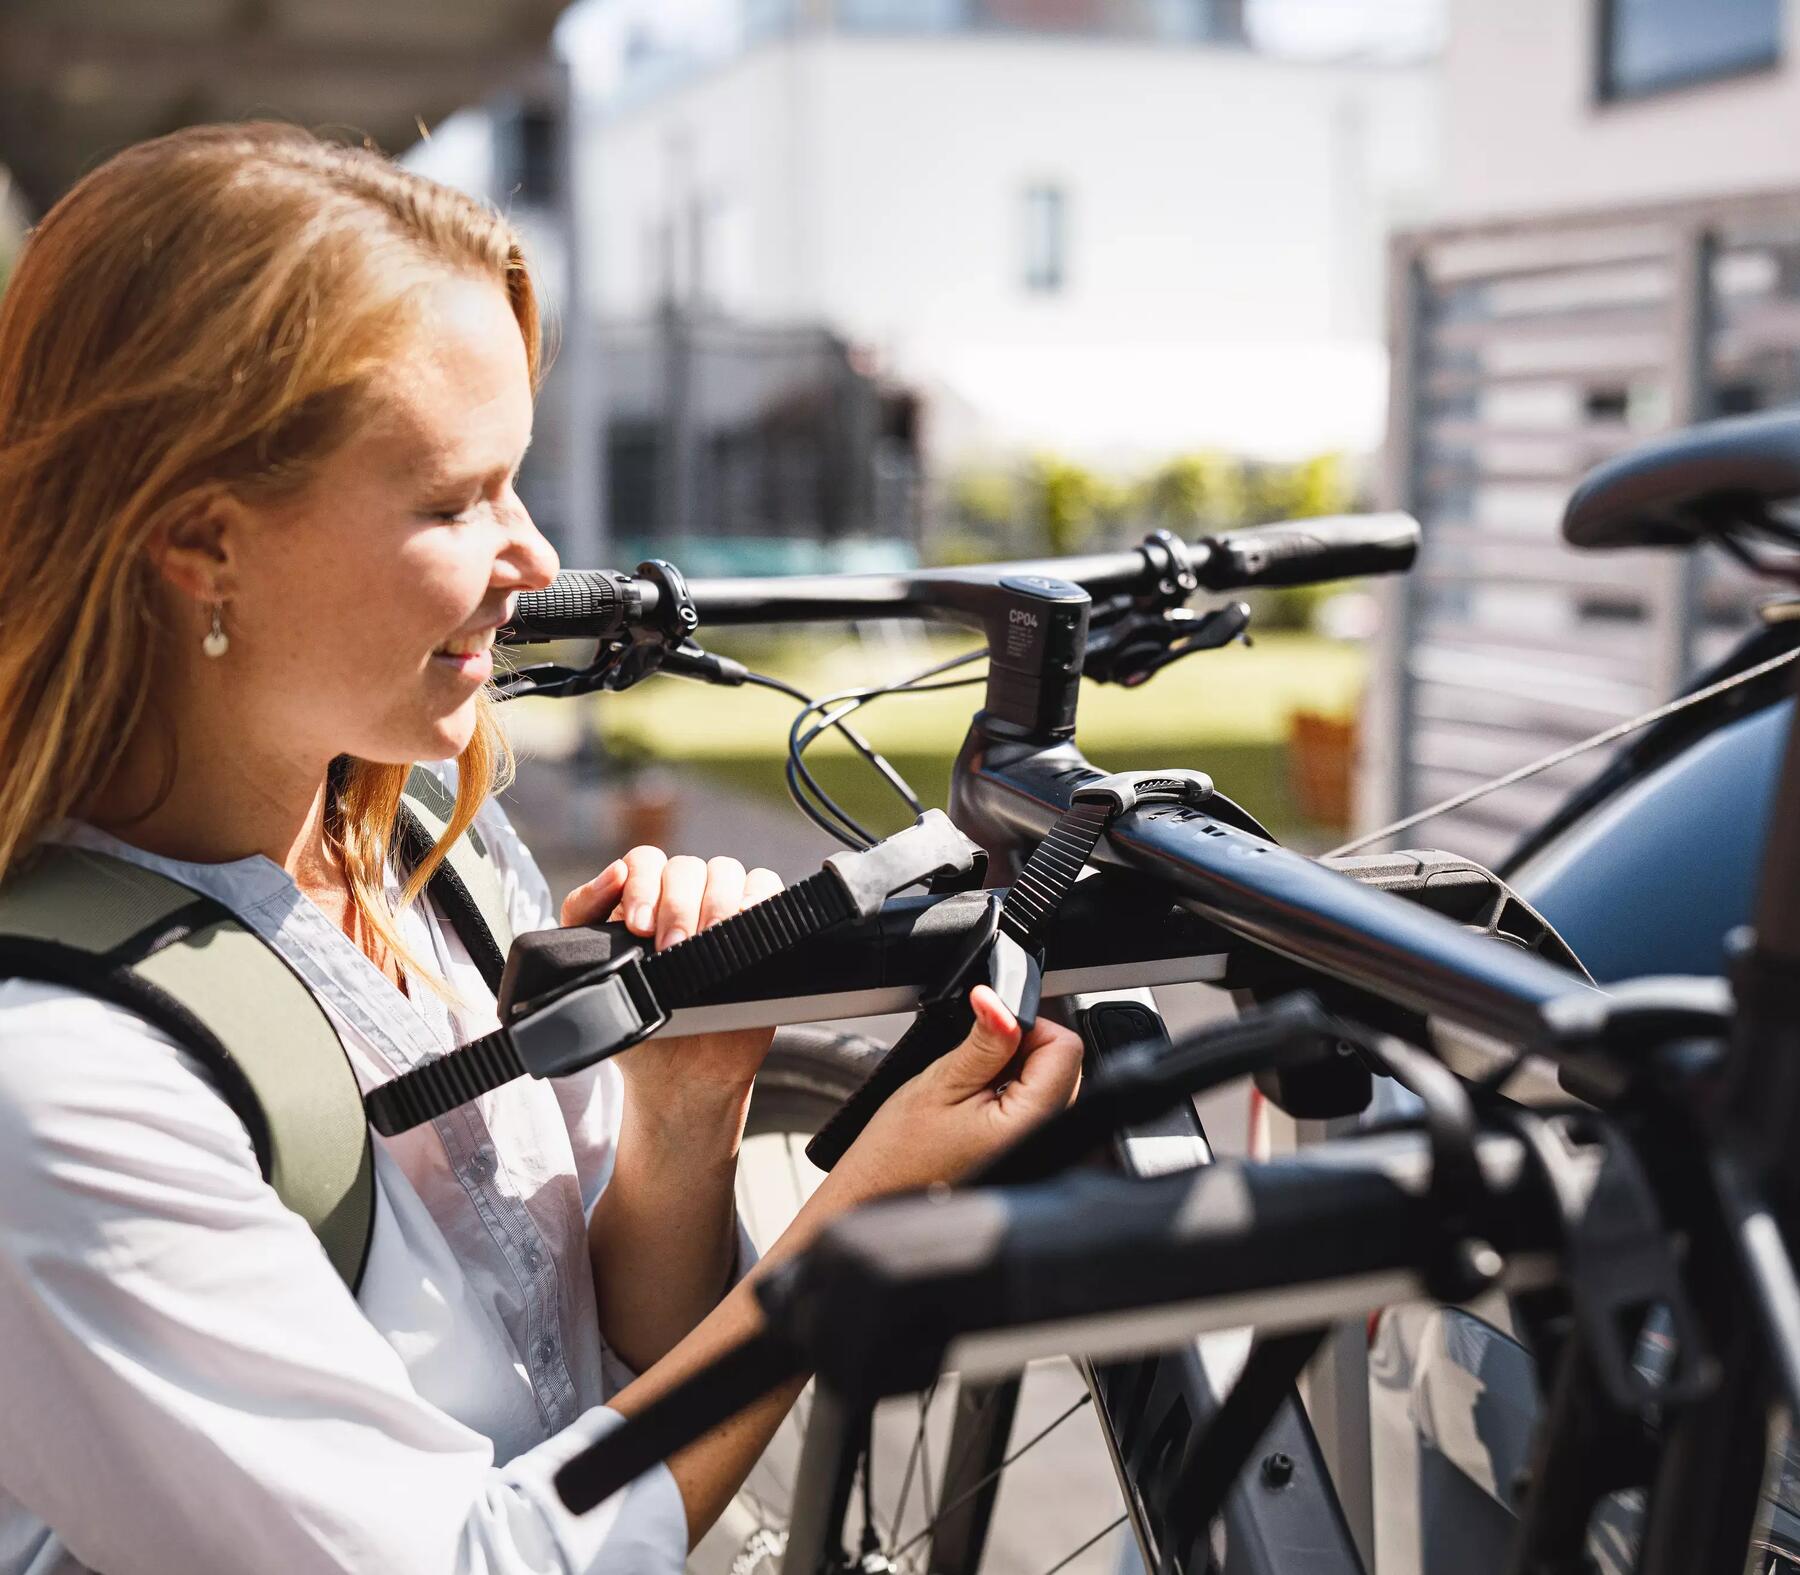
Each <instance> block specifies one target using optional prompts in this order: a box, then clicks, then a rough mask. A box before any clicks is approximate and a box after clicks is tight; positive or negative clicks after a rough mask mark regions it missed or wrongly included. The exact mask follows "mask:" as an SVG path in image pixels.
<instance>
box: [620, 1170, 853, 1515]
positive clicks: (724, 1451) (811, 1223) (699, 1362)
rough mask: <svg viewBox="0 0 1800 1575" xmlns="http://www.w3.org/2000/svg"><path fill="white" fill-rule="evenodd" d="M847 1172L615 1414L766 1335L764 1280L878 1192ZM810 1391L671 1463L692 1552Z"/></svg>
mask: <svg viewBox="0 0 1800 1575" xmlns="http://www.w3.org/2000/svg"><path fill="white" fill-rule="evenodd" d="M847 1172H848V1167H846V1169H845V1170H844V1171H840V1172H834V1173H833V1174H832V1175H830V1176H828V1177H826V1179H825V1181H824V1183H823V1184H822V1185H821V1186H820V1188H819V1190H818V1191H817V1192H816V1193H814V1194H813V1196H812V1197H811V1198H810V1199H808V1200H807V1203H806V1205H805V1206H804V1207H803V1208H802V1209H801V1211H800V1213H799V1214H798V1215H796V1216H795V1219H794V1222H793V1224H792V1225H790V1226H789V1227H788V1229H787V1231H786V1232H785V1234H783V1236H782V1238H781V1240H780V1241H779V1242H777V1243H776V1244H775V1245H774V1246H773V1247H771V1248H770V1249H769V1250H768V1252H766V1253H765V1254H764V1255H763V1258H762V1260H761V1261H760V1262H759V1263H758V1264H757V1266H756V1267H755V1268H754V1269H752V1270H751V1272H750V1273H749V1275H747V1276H746V1277H745V1278H744V1279H743V1280H742V1281H741V1282H740V1283H739V1284H738V1285H736V1286H735V1287H733V1289H732V1290H731V1292H730V1294H729V1295H727V1296H726V1297H725V1299H724V1300H723V1301H721V1302H719V1303H718V1305H717V1306H716V1307H714V1308H713V1309H712V1311H711V1312H710V1313H709V1314H708V1315H707V1316H706V1317H705V1318H704V1319H702V1320H701V1322H700V1323H699V1325H698V1326H697V1327H696V1328H695V1329H693V1330H692V1332H691V1333H689V1334H688V1335H687V1337H686V1338H685V1339H683V1340H682V1341H681V1342H680V1343H679V1344H678V1345H677V1346H676V1347H675V1348H674V1349H673V1350H672V1351H670V1352H669V1354H668V1355H667V1356H665V1357H664V1358H663V1359H662V1360H661V1361H660V1362H658V1363H657V1364H656V1366H655V1367H654V1368H653V1369H651V1370H650V1371H648V1372H646V1373H645V1374H644V1376H643V1377H641V1378H639V1379H638V1380H637V1381H636V1382H635V1383H632V1384H630V1385H629V1386H628V1387H626V1388H625V1389H623V1390H621V1391H620V1392H619V1394H618V1395H617V1396H615V1397H614V1398H613V1400H612V1401H610V1402H609V1403H610V1404H611V1405H612V1407H613V1408H614V1409H615V1410H617V1411H620V1412H622V1413H624V1414H625V1415H626V1416H630V1415H632V1414H634V1413H635V1412H638V1411H641V1410H643V1409H644V1407H645V1406H646V1405H648V1404H649V1403H650V1402H651V1401H652V1400H654V1399H656V1398H657V1397H658V1396H659V1395H662V1394H664V1393H666V1392H667V1391H668V1390H670V1389H673V1388H674V1387H675V1386H676V1385H677V1384H679V1383H680V1382H681V1381H682V1380H683V1379H685V1378H687V1377H689V1376H690V1375H691V1374H693V1373H694V1372H696V1371H698V1370H699V1369H700V1368H702V1367H704V1366H706V1365H707V1364H708V1363H709V1362H712V1361H714V1360H716V1359H717V1358H718V1357H720V1356H722V1355H724V1353H725V1352H726V1351H728V1350H730V1349H732V1347H734V1346H736V1345H739V1344H741V1343H742V1342H743V1341H745V1340H747V1339H749V1338H750V1337H751V1336H752V1335H753V1334H755V1333H756V1332H757V1331H758V1330H760V1329H761V1328H762V1312H761V1309H760V1308H759V1307H758V1306H757V1302H756V1292H755V1284H756V1281H757V1279H758V1278H760V1277H761V1275H762V1274H763V1273H764V1272H766V1271H767V1270H768V1269H769V1268H771V1267H773V1266H774V1265H775V1264H778V1263H780V1262H782V1261H783V1260H784V1259H786V1258H789V1257H792V1256H793V1255H794V1254H795V1253H796V1252H799V1251H800V1250H802V1249H803V1248H804V1247H805V1246H806V1245H807V1243H808V1242H810V1241H811V1240H812V1239H813V1237H814V1236H816V1235H817V1234H818V1233H819V1231H820V1230H821V1229H822V1228H823V1227H824V1226H825V1224H826V1223H827V1222H828V1221H829V1220H831V1219H832V1218H834V1217H835V1216H837V1215H839V1214H841V1213H843V1212H844V1211H845V1210H846V1209H849V1208H853V1207H854V1206H855V1205H856V1204H857V1203H859V1202H862V1201H863V1200H864V1199H865V1197H867V1196H869V1195H872V1193H873V1192H874V1191H875V1190H878V1189H875V1188H871V1187H870V1186H868V1185H866V1184H862V1183H859V1182H858V1180H857V1179H856V1178H855V1177H854V1176H852V1175H851V1174H849V1173H847ZM805 1384H806V1376H804V1375H803V1376H800V1377H797V1378H794V1379H792V1380H790V1381H789V1382H787V1383H784V1384H782V1385H781V1386H780V1387H779V1388H778V1389H775V1390H772V1391H771V1392H770V1393H769V1394H767V1395H764V1396H763V1397H762V1399H760V1400H758V1401H756V1402H755V1403H754V1404H752V1405H750V1406H747V1407H745V1408H744V1409H743V1410H742V1411H740V1412H738V1414H737V1415H736V1416H734V1417H732V1418H731V1419H730V1420H729V1421H727V1422H725V1423H724V1424H723V1425H722V1426H720V1427H717V1428H714V1429H713V1430H712V1431H711V1432H709V1433H708V1434H706V1436H705V1437H704V1438H702V1439H700V1440H698V1441H697V1442H695V1443H693V1444H690V1445H688V1447H687V1448H686V1449H682V1450H678V1451H677V1452H676V1453H675V1454H674V1455H672V1456H670V1458H669V1462H668V1465H669V1470H670V1472H671V1473H672V1474H673V1475H674V1478H675V1483H676V1486H677V1487H678V1488H679V1489H680V1491H681V1500H682V1504H683V1506H684V1507H685V1508H686V1510H687V1518H688V1540H689V1545H690V1546H692V1545H693V1544H694V1543H697V1542H698V1541H699V1540H700V1538H701V1537H703V1536H704V1535H705V1534H706V1532H707V1530H708V1528H710V1527H711V1525H712V1523H713V1522H714V1521H715V1520H717V1519H718V1518H719V1515H720V1513H721V1512H722V1511H723V1510H724V1508H725V1506H726V1505H727V1504H728V1503H730V1501H731V1496H732V1495H733V1494H734V1493H736V1492H737V1490H738V1487H739V1486H740V1485H741V1484H742V1482H743V1480H744V1478H745V1477H746V1476H748V1475H749V1472H750V1468H751V1467H752V1466H754V1465H755V1464H756V1462H757V1460H758V1459H759V1458H760V1457H761V1455H762V1452H763V1451H764V1450H765V1449H766V1448H767V1447H768V1445H769V1440H770V1439H771V1438H773V1437H774V1436H775V1430H776V1429H777V1428H778V1427H780V1426H781V1421H782V1418H783V1417H785V1416H786V1415H787V1413H788V1410H789V1408H790V1407H791V1406H792V1405H793V1403H794V1401H795V1400H796V1399H797V1398H798V1396H799V1394H800V1391H801V1389H802V1388H804V1387H805Z"/></svg>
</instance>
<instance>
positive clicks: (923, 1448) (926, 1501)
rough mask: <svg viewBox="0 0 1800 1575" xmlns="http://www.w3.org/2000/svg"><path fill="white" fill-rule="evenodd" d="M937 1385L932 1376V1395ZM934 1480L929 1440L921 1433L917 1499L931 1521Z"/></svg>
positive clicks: (934, 1517)
mask: <svg viewBox="0 0 1800 1575" xmlns="http://www.w3.org/2000/svg"><path fill="white" fill-rule="evenodd" d="M937 1386H938V1381H937V1380H936V1379H935V1378H934V1379H933V1380H932V1381H931V1392H932V1394H933V1395H936V1393H937ZM935 1481H937V1478H936V1476H934V1475H933V1474H932V1470H931V1440H930V1439H929V1438H927V1437H926V1436H925V1435H924V1434H923V1433H921V1434H920V1435H919V1501H920V1502H921V1503H922V1504H923V1505H924V1506H925V1518H926V1520H927V1521H932V1522H935V1521H936V1520H937V1505H936V1504H934V1503H933V1502H932V1498H931V1494H932V1486H931V1484H932V1483H934V1482H935Z"/></svg>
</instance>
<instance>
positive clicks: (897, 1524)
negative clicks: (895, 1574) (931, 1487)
mask: <svg viewBox="0 0 1800 1575" xmlns="http://www.w3.org/2000/svg"><path fill="white" fill-rule="evenodd" d="M937 1387H938V1380H937V1379H935V1378H934V1379H932V1381H931V1387H930V1388H929V1389H927V1390H926V1391H925V1392H924V1393H923V1394H921V1395H920V1396H919V1425H918V1427H917V1428H916V1429H915V1430H914V1432H913V1441H912V1448H911V1449H910V1450H908V1451H907V1455H906V1469H905V1470H904V1471H903V1472H901V1474H900V1492H899V1495H898V1496H897V1497H896V1498H895V1500H894V1520H893V1525H894V1535H895V1536H896V1537H897V1536H899V1535H900V1530H901V1527H902V1526H904V1525H905V1523H906V1495H907V1494H908V1493H910V1492H911V1491H912V1479H913V1472H914V1470H915V1469H917V1467H918V1464H919V1455H920V1453H921V1451H922V1450H923V1449H924V1447H925V1418H926V1416H927V1415H928V1414H929V1413H930V1410H931V1401H932V1397H933V1396H935V1395H936V1394H937ZM927 1513H929V1508H928V1510H927Z"/></svg>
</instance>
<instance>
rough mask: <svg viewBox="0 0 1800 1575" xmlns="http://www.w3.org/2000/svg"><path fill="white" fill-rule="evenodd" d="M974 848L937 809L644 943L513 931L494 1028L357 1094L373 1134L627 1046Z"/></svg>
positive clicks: (962, 869) (946, 871) (962, 864)
mask: <svg viewBox="0 0 1800 1575" xmlns="http://www.w3.org/2000/svg"><path fill="white" fill-rule="evenodd" d="M978 852H979V850H978V849H977V848H976V846H975V844H974V843H972V842H970V841H969V839H968V838H966V837H965V836H963V834H962V833H961V832H960V831H958V830H957V829H956V827H955V826H954V825H953V824H952V823H951V821H950V819H949V817H948V816H947V815H945V814H944V813H943V811H941V810H935V809H934V810H927V811H926V812H925V814H924V815H923V816H921V817H920V819H919V821H918V822H917V824H915V825H913V826H911V827H909V828H908V829H907V830H905V831H902V832H899V833H897V834H896V835H895V836H892V837H889V838H887V839H886V840H885V841H883V842H880V843H877V844H876V845H875V846H874V847H872V848H866V849H862V850H860V851H857V852H851V853H839V854H835V855H833V856H832V857H831V858H829V859H827V860H826V861H825V867H824V868H823V869H822V870H820V871H819V872H818V873H817V874H816V875H809V876H808V877H807V878H806V879H805V880H802V881H799V882H797V883H796V884H794V885H792V886H790V887H788V888H787V889H786V890H784V891H781V892H778V893H776V894H775V895H774V896H773V897H770V898H768V899H766V900H765V901H762V902H759V903H756V904H754V905H753V906H751V907H748V908H746V909H744V910H743V912H741V913H738V914H735V915H734V916H733V917H731V918H729V919H724V920H722V921H720V922H719V923H718V924H715V925H713V926H711V927H710V928H709V929H706V930H703V931H701V932H700V933H699V934H698V935H695V936H693V937H691V938H690V939H688V940H685V941H683V942H681V943H680V945H678V946H671V947H670V948H669V949H668V950H667V951H662V952H656V953H654V954H652V955H650V956H646V955H645V954H644V951H643V949H642V948H641V947H639V946H636V945H633V944H630V943H629V940H628V939H625V938H622V937H620V936H618V935H616V934H612V933H608V931H607V930H605V929H604V928H600V927H594V928H579V929H560V930H540V931H537V932H536V933H534V934H530V935H522V936H520V937H519V938H518V940H516V941H515V942H514V943H513V948H512V951H511V954H510V955H509V956H508V957H507V959H506V969H505V973H504V975H503V977H502V980H501V984H500V989H499V992H498V993H499V999H500V1027H498V1028H497V1029H495V1030H494V1031H493V1032H492V1033H490V1034H484V1035H482V1036H481V1038H479V1039H473V1040H471V1041H470V1042H469V1043H467V1044H465V1045H461V1046H459V1047H458V1048H456V1049H454V1050H451V1051H448V1052H447V1053H446V1054H444V1055H441V1056H438V1057H436V1058H434V1059H432V1060H430V1061H425V1062H422V1063H420V1064H419V1065H418V1066H416V1067H414V1068H413V1069H412V1070H411V1071H409V1072H405V1073H403V1074H402V1075H401V1076H399V1077H397V1078H395V1079H393V1081H392V1082H388V1083H384V1084H382V1085H381V1087H379V1088H377V1089H374V1090H372V1091H371V1092H370V1093H369V1095H368V1096H367V1098H366V1099H365V1100H364V1101H363V1106H364V1109H365V1110H366V1112H367V1113H368V1117H369V1123H370V1125H372V1126H373V1127H374V1128H375V1130H376V1131H377V1132H379V1133H381V1134H382V1135H383V1136H384V1137H391V1136H393V1135H394V1134H395V1133H397V1132H405V1131H407V1130H409V1129H410V1128H412V1127H416V1126H420V1125H422V1124H423V1123H425V1122H427V1121H430V1120H433V1119H434V1118H436V1117H437V1116H441V1115H443V1114H445V1113H446V1112H448V1111H451V1110H454V1109H455V1108H456V1107H457V1106H458V1105H463V1104H467V1103H468V1102H469V1101H470V1100H471V1099H475V1098H477V1097H479V1096H480V1095H482V1094H485V1093H489V1092H491V1091H492V1090H493V1089H496V1088H499V1087H500V1086H501V1085H502V1084H505V1083H510V1082H511V1081H512V1080H513V1079H514V1078H517V1077H523V1076H525V1075H526V1074H530V1075H531V1076H533V1077H564V1076H567V1075H568V1074H569V1073H571V1072H578V1071H580V1070H581V1069H582V1068H583V1067H587V1066H591V1065H593V1063H594V1062H596V1061H600V1060H604V1059H605V1058H606V1057H608V1056H612V1055H616V1054H618V1053H619V1052H620V1051H622V1050H628V1049H630V1047H631V1046H632V1045H634V1044H637V1043H639V1042H640V1041H641V1040H643V1039H646V1038H648V1037H649V1036H650V1035H651V1034H653V1033H655V1032H656V1030H657V1029H659V1028H661V1027H662V1026H663V1024H665V1023H666V1022H668V1020H669V1014H670V1013H671V1012H674V1011H676V1010H679V1009H680V1008H682V1007H685V1006H692V1005H695V1004H697V1003H698V1002H699V1001H700V1000H701V999H702V998H703V997H704V996H705V995H706V994H707V993H708V992H709V991H712V990H714V989H717V988H718V986H719V985H721V984H723V983H724V982H725V981H726V980H728V979H730V978H731V977H732V976H733V975H734V974H737V973H739V972H741V971H742V970H744V969H746V968H749V967H751V966H753V965H755V964H757V963H760V962H764V961H766V960H768V959H769V958H770V957H773V956H775V955H777V954H778V953H780V952H783V951H786V950H788V949H789V948H791V947H793V946H797V945H799V944H800V943H801V942H803V941H806V940H809V939H811V938H812V937H813V936H816V935H819V934H821V933H823V932H824V931H826V930H828V929H830V928H832V926H834V925H837V924H841V923H843V922H844V921H845V920H847V919H851V918H856V917H863V918H867V917H871V916H872V915H873V914H875V913H876V912H878V911H879V910H880V907H881V904H882V903H883V902H884V901H885V900H886V899H887V898H888V897H890V896H892V895H893V894H894V893H895V892H897V891H900V890H903V889H904V888H905V887H907V886H910V885H914V884H916V883H918V882H920V881H924V880H929V879H932V878H934V877H940V876H945V875H957V874H967V873H968V871H969V870H970V869H971V868H972V867H973V864H974V859H975V856H976V854H977V853H978Z"/></svg>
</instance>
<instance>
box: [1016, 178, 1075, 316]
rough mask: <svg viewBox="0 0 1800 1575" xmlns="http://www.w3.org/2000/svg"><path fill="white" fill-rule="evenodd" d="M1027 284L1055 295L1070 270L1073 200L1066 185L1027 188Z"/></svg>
mask: <svg viewBox="0 0 1800 1575" xmlns="http://www.w3.org/2000/svg"><path fill="white" fill-rule="evenodd" d="M1024 217H1025V225H1024V228H1025V288H1026V289H1027V290H1031V291H1033V292H1035V293H1037V294H1040V295H1053V294H1055V293H1056V292H1057V291H1059V290H1060V289H1062V287H1063V283H1064V278H1065V275H1066V272H1067V256H1068V227H1069V203H1068V198H1067V196H1066V195H1065V194H1064V192H1063V189H1062V187H1060V186H1050V185H1042V184H1040V185H1035V186H1027V187H1026V188H1025V215H1024Z"/></svg>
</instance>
